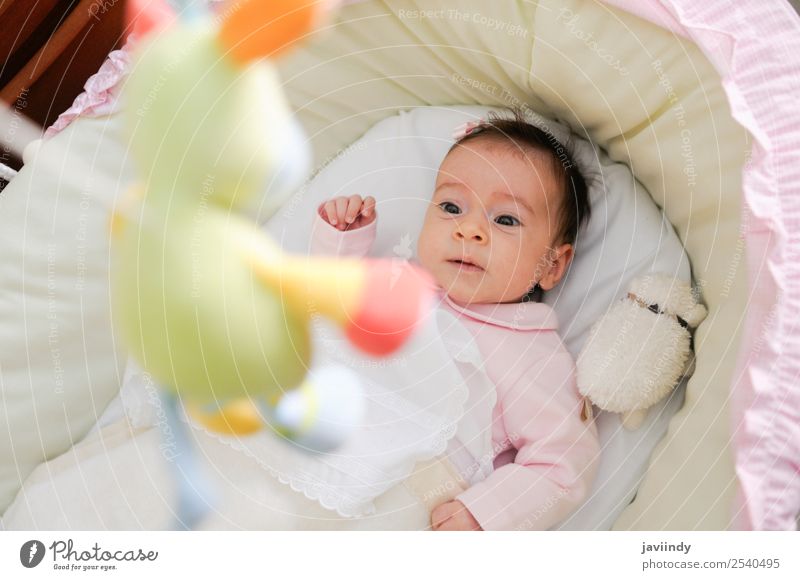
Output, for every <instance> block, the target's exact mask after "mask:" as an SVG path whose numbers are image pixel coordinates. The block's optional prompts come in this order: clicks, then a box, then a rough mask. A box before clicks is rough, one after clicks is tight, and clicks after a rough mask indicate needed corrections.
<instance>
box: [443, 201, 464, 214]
mask: <svg viewBox="0 0 800 580" xmlns="http://www.w3.org/2000/svg"><path fill="white" fill-rule="evenodd" d="M439 207H440V208H442V209H443V210H444V211H446V212H447V213H452V214H455V215H458V214H460V213H461V208H459V207H458V206H457V205H456V204H454V203H452V202H450V201H443V202H442V203H440V204H439Z"/></svg>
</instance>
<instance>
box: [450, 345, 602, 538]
mask: <svg viewBox="0 0 800 580" xmlns="http://www.w3.org/2000/svg"><path fill="white" fill-rule="evenodd" d="M500 404H501V405H502V419H503V422H504V424H505V430H506V433H507V435H508V439H509V440H510V441H511V443H512V444H513V445H514V447H515V448H516V449H517V455H516V458H515V459H514V462H513V463H508V464H506V465H503V466H501V467H499V468H498V469H496V470H495V471H494V472H492V474H491V475H489V477H487V478H486V479H485V480H484V481H481V482H479V483H477V484H475V485H473V486H472V487H470V488H469V489H467V490H466V491H464V492H463V493H462V494H460V495H459V496H458V497H457V498H456V499H458V500H460V501H461V502H462V503H463V504H464V505H465V506H466V507H467V509H468V510H469V511H470V512H471V513H472V515H473V516H474V517H475V519H476V520H478V523H479V524H480V525H481V527H482V528H483V529H484V530H546V529H548V528H550V527H552V526H553V525H555V524H557V523H559V522H561V521H563V520H564V519H565V518H566V517H567V516H568V515H569V514H570V512H572V511H573V510H574V509H575V508H576V507H578V505H580V502H581V501H582V500H583V499H584V498H585V497H586V495H587V493H588V491H589V488H590V486H591V484H592V481H593V479H594V475H595V471H596V467H597V459H598V457H599V454H600V445H599V441H598V437H597V429H596V428H595V426H594V424H593V423H588V424H587V423H584V422H583V421H582V420H581V418H580V413H581V409H582V401H581V398H580V395H579V393H578V390H577V387H576V385H575V365H574V363H573V361H572V357H571V356H570V355H569V354H567V353H562V354H559V355H556V356H554V357H548V358H547V359H546V360H544V361H542V362H540V363H537V364H536V365H534V366H533V367H531V368H530V369H529V370H528V371H526V372H525V374H524V375H523V376H522V377H521V378H520V379H518V380H517V381H516V382H515V383H514V384H513V385H512V387H511V388H510V389H508V390H507V391H506V392H505V393H502V394H501V400H500Z"/></svg>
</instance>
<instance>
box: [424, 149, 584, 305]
mask: <svg viewBox="0 0 800 580" xmlns="http://www.w3.org/2000/svg"><path fill="white" fill-rule="evenodd" d="M550 163H551V161H550V160H549V159H547V158H545V157H543V156H542V155H541V154H539V153H537V152H530V153H525V154H523V152H521V151H519V150H512V149H511V147H510V146H508V145H506V144H502V143H498V142H496V141H494V140H492V139H480V138H479V139H475V140H474V141H470V142H467V143H465V144H463V145H460V146H458V147H456V148H455V149H453V150H452V151H451V152H450V153H449V154H448V156H447V157H446V158H445V160H444V161H443V162H442V165H441V166H440V167H439V174H438V176H437V178H436V189H435V191H434V194H433V199H432V200H431V205H430V207H429V208H428V212H427V214H426V215H425V223H424V224H423V227H422V232H421V234H420V237H419V244H418V253H419V259H420V263H421V264H422V266H423V267H425V269H427V270H428V271H429V272H430V273H431V274H432V275H433V277H434V278H435V280H436V282H437V283H438V284H439V285H440V286H441V287H442V288H444V290H445V292H447V294H448V296H449V297H450V298H451V299H452V300H454V301H455V302H458V303H460V304H498V303H503V302H517V301H519V300H520V298H521V297H522V296H524V295H525V294H526V293H527V292H528V291H529V290H530V289H531V288H533V286H534V285H536V284H537V283H538V284H539V285H540V286H541V287H542V289H543V290H550V289H551V288H552V287H553V286H555V285H556V284H557V283H558V281H559V280H560V279H561V276H562V275H563V274H564V271H565V270H566V267H567V265H569V261H570V259H571V258H572V247H571V246H570V245H569V244H560V245H558V246H557V247H554V246H553V245H552V241H553V238H554V235H555V229H556V227H557V223H558V219H557V217H558V212H559V211H560V210H561V208H560V203H561V200H560V195H561V193H560V192H559V191H558V190H557V187H558V185H557V183H556V181H555V179H554V178H553V175H552V169H551V167H550Z"/></svg>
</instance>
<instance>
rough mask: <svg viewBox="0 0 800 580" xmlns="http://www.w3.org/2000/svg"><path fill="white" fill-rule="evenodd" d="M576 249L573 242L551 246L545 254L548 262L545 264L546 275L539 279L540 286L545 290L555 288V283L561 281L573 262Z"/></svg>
mask: <svg viewBox="0 0 800 580" xmlns="http://www.w3.org/2000/svg"><path fill="white" fill-rule="evenodd" d="M574 254H575V251H574V250H573V249H572V244H561V245H560V246H558V247H557V248H550V249H549V250H548V251H547V254H546V255H545V259H546V263H545V264H544V268H545V272H544V275H543V276H542V277H541V278H540V279H539V286H541V288H542V290H544V291H545V292H546V291H548V290H552V289H553V288H555V285H556V284H558V283H559V282H560V281H561V278H563V277H564V274H565V273H566V271H567V268H568V267H569V264H570V262H572V256H573V255H574Z"/></svg>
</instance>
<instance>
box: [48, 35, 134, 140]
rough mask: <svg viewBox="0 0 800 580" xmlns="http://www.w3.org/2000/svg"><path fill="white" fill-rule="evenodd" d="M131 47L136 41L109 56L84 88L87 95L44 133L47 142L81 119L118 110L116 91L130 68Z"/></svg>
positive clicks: (83, 95) (77, 100) (74, 103)
mask: <svg viewBox="0 0 800 580" xmlns="http://www.w3.org/2000/svg"><path fill="white" fill-rule="evenodd" d="M132 44H133V41H132V40H131V39H129V40H128V42H127V43H126V44H125V46H123V47H122V48H121V49H120V50H115V51H112V52H110V53H109V54H108V57H107V58H106V60H105V61H104V62H103V64H102V66H101V67H100V70H98V71H97V72H96V73H95V74H93V75H92V76H91V77H89V80H87V81H86V84H85V85H83V88H84V92H82V93H81V94H80V95H78V96H77V97H76V98H75V101H74V102H73V103H72V106H71V107H70V108H69V109H67V110H66V111H64V112H63V113H61V114H60V115H59V116H58V119H56V121H55V123H53V124H52V125H51V126H50V127H49V128H48V129H47V131H45V134H44V138H45V139H49V138H50V137H52V136H53V135H56V134H57V133H60V132H61V131H63V130H64V129H65V128H66V127H67V126H69V124H70V123H72V121H74V120H75V119H76V118H78V117H100V116H103V115H110V114H112V113H115V112H117V111H118V110H119V102H118V99H117V97H118V92H119V91H118V90H117V87H118V85H119V81H120V80H121V79H123V78H124V77H125V75H126V74H127V72H128V69H129V67H130V58H131V57H130V53H131V49H132Z"/></svg>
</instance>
